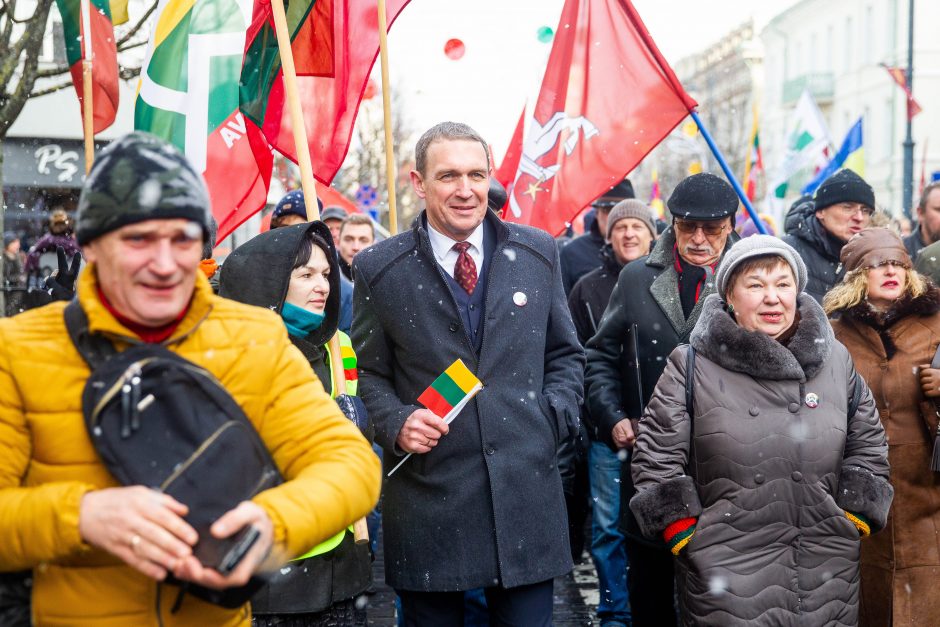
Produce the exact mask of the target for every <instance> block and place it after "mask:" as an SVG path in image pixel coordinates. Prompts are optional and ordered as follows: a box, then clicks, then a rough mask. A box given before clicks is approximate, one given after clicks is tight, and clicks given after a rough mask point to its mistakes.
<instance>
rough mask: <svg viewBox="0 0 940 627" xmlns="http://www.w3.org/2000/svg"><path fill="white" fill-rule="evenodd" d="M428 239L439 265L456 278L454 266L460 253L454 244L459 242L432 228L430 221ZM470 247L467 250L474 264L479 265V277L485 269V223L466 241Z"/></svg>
mask: <svg viewBox="0 0 940 627" xmlns="http://www.w3.org/2000/svg"><path fill="white" fill-rule="evenodd" d="M428 239H430V240H431V249H432V250H433V251H434V258H435V259H437V263H439V264H440V265H441V267H442V268H444V271H445V272H446V273H447V274H449V275H450V276H451V277H453V276H454V266H455V265H457V257H459V256H460V255H459V253H458V252H457V251H456V250H454V244H457V243H458V240H455V239H451V238H449V237H447V236H446V235H444V234H443V233H441V232H440V231H438V230H437V229H435V228H434V227H433V226H431V222H430V220H429V221H428ZM461 241H465V242H467V243H468V244H470V247H469V248H468V249H467V254H468V255H470V258H471V259H473V263H475V264H476V265H477V276H479V274H480V268H482V267H483V223H482V222H481V223H480V225H479V226H478V227H477V228H476V229H474V231H473V233H471V234H470V237H468V238H467V239H465V240H461Z"/></svg>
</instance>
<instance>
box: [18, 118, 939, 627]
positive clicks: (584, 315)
mask: <svg viewBox="0 0 940 627" xmlns="http://www.w3.org/2000/svg"><path fill="white" fill-rule="evenodd" d="M491 172H492V163H491V161H490V155H489V148H488V144H487V142H486V141H485V140H484V138H482V137H481V136H480V135H479V134H478V133H476V132H475V131H474V130H473V129H472V128H470V127H468V126H466V125H464V124H458V123H451V122H445V123H441V124H438V125H436V126H434V127H432V128H431V129H429V130H428V131H427V132H425V133H424V135H422V137H421V138H420V139H419V141H418V143H417V145H416V148H415V169H414V170H413V171H412V172H411V182H412V185H413V187H414V190H415V192H416V194H417V196H418V197H419V198H420V199H421V200H422V201H423V203H424V211H422V213H421V214H420V215H419V216H418V217H417V218H416V219H415V221H414V223H413V224H412V225H411V227H410V228H409V229H407V230H406V231H404V232H402V233H400V234H398V235H394V236H392V237H390V238H388V239H385V240H384V241H381V242H376V241H375V240H376V237H375V229H374V227H373V224H372V222H371V220H370V219H369V218H368V217H365V216H362V215H360V214H352V215H347V213H346V212H345V211H344V210H342V209H340V208H338V207H326V208H324V207H322V205H321V206H320V207H319V210H318V212H317V214H318V215H319V217H320V219H319V220H316V221H313V222H310V221H308V214H309V212H308V207H307V205H306V202H305V195H304V193H302V192H300V191H295V192H290V193H289V194H287V195H286V196H285V197H284V198H283V199H282V200H281V201H280V202H279V203H278V204H277V206H276V208H275V210H274V213H273V214H272V218H271V223H270V226H271V228H270V230H268V231H266V232H264V233H262V234H260V235H258V236H256V237H254V238H253V239H251V240H249V241H248V242H246V243H244V244H242V245H241V246H239V247H238V248H236V249H235V250H234V251H233V252H232V253H231V254H230V255H229V256H228V257H227V258H226V259H224V260H223V262H222V263H221V265H220V264H218V263H216V261H215V260H214V259H213V258H212V244H213V242H214V240H215V224H214V221H213V219H212V217H211V207H210V203H209V198H208V195H207V192H206V189H205V186H204V183H203V181H202V179H201V177H200V175H199V174H198V173H197V172H196V171H195V170H194V169H193V167H192V166H191V165H190V163H189V162H188V161H187V160H186V158H185V157H184V156H183V155H182V154H181V153H180V152H178V151H177V150H176V149H175V148H174V147H173V146H171V145H169V144H167V143H166V142H164V141H162V140H159V139H157V138H155V137H153V136H150V135H147V134H143V133H134V134H131V135H128V136H126V137H124V138H121V139H119V140H117V141H115V142H113V143H112V144H111V145H110V146H108V147H107V148H106V149H105V150H103V151H102V152H101V153H100V154H99V155H98V157H97V159H96V160H95V163H94V165H93V167H92V169H91V171H90V173H89V175H88V177H87V178H86V181H85V183H84V186H83V189H82V193H81V197H80V200H79V206H78V212H77V216H76V217H75V219H74V223H73V222H72V220H71V218H70V217H69V216H67V215H66V216H64V217H62V216H52V218H53V219H52V220H50V236H55V237H57V238H59V239H65V240H68V242H67V243H64V244H63V243H62V242H60V243H59V244H58V246H55V247H53V248H52V249H51V250H53V251H54V252H56V254H57V261H56V263H57V266H58V270H57V271H56V272H55V273H53V274H52V275H51V276H50V277H48V278H46V279H45V280H44V281H42V282H40V283H39V284H38V285H37V286H32V288H33V289H31V290H28V291H24V293H25V294H32V296H31V298H32V301H30V303H27V302H26V301H17V306H18V307H19V308H20V309H26V311H23V312H22V313H19V314H18V315H15V316H13V317H9V318H5V319H3V320H0V450H2V451H3V454H2V455H0V537H2V538H3V539H4V540H3V542H0V623H2V624H4V625H29V624H35V625H86V624H87V625H105V626H107V625H128V624H133V625H256V626H272V627H273V626H283V627H293V626H298V627H299V626H320V625H322V626H326V625H350V626H358V625H365V624H366V622H367V615H368V598H369V594H370V593H371V592H372V590H373V589H374V588H373V581H372V559H373V556H374V550H375V546H374V542H375V541H376V539H377V537H379V536H380V535H381V538H382V541H383V542H384V546H383V551H384V559H385V569H384V572H385V580H386V583H387V584H388V585H389V586H391V587H392V588H393V589H394V591H395V593H396V607H397V615H398V621H399V624H401V625H405V626H409V627H411V626H426V625H430V626H435V627H436V626H443V627H464V626H465V625H476V624H490V625H497V626H510V625H516V626H518V625H526V626H529V625H532V626H548V625H551V624H552V621H553V605H554V601H553V582H554V580H555V579H556V578H558V577H562V576H565V575H567V574H568V573H569V572H570V571H571V570H572V567H573V564H574V563H575V562H577V561H580V560H581V558H582V554H583V551H584V550H585V548H586V549H587V550H588V552H589V554H590V557H591V559H592V560H593V563H594V566H595V568H596V572H597V579H598V593H599V602H598V605H597V621H598V623H599V624H600V625H602V626H607V627H624V626H627V625H636V626H638V627H645V626H657V627H658V626H667V627H668V626H670V625H774V626H776V625H794V626H795V625H813V626H815V625H859V624H860V625H865V626H882V625H892V624H896V625H900V624H914V625H926V624H931V622H932V621H934V620H935V617H936V616H938V615H940V597H938V596H937V595H936V594H933V584H934V581H935V579H936V575H940V534H938V533H937V528H938V526H940V425H938V422H940V354H938V345H940V291H938V288H937V287H936V285H935V283H934V280H933V278H932V274H933V273H935V272H938V271H940V262H938V261H937V258H938V257H940V248H937V247H940V243H937V244H934V240H937V239H940V186H928V187H927V188H925V190H924V192H923V194H922V198H921V201H920V203H919V206H918V209H917V217H918V225H917V228H916V229H915V230H914V231H912V232H911V233H910V234H909V235H907V236H906V237H905V238H904V239H902V237H901V235H900V234H899V233H897V232H896V231H894V230H893V229H892V228H888V227H885V226H876V225H875V224H877V223H879V216H878V212H876V201H875V195H874V192H873V190H872V188H871V186H869V185H868V184H867V183H866V182H865V181H864V180H863V179H862V178H861V177H859V176H858V175H857V174H855V173H854V172H852V171H850V170H841V171H839V172H837V173H835V174H833V175H832V176H831V177H830V178H829V179H827V180H826V181H825V182H823V183H822V185H821V186H820V187H819V188H818V190H817V191H816V192H815V194H814V195H813V196H811V197H804V198H801V199H800V200H799V201H797V202H796V203H794V205H793V207H792V208H791V210H790V212H789V214H788V215H787V217H786V220H785V225H784V231H785V233H784V234H783V235H782V237H779V238H778V237H775V236H773V235H767V234H753V235H750V236H747V237H743V238H742V233H741V232H744V234H746V233H747V231H748V230H754V229H753V226H752V228H751V229H748V228H747V227H745V225H738V224H736V216H737V215H738V211H739V200H738V197H737V195H736V194H735V192H734V190H733V189H732V187H731V186H730V185H729V184H728V183H727V182H725V181H724V179H722V178H720V177H718V176H715V175H713V174H709V173H702V174H695V175H692V176H690V177H688V178H686V179H684V180H683V181H681V182H680V183H679V184H678V185H677V186H676V187H675V189H674V190H673V192H672V194H671V195H670V197H669V199H668V201H667V206H668V210H669V213H668V216H669V221H668V222H666V221H664V220H663V219H662V218H661V217H657V216H655V215H654V214H653V212H652V210H651V209H650V207H649V206H647V205H646V204H644V203H643V202H641V201H639V200H637V199H636V198H634V193H633V189H632V186H631V185H630V183H629V181H628V180H624V181H621V182H615V183H616V184H614V185H612V186H611V188H610V190H609V191H607V192H605V193H604V194H603V195H602V196H600V197H599V198H597V199H596V200H595V201H594V202H593V203H592V210H591V212H590V214H589V215H588V217H587V218H586V220H585V226H586V228H585V233H584V234H583V235H581V236H578V237H575V238H571V237H560V238H558V239H557V240H556V239H553V238H552V237H551V236H550V235H549V234H547V233H545V232H543V231H540V230H538V229H534V228H531V227H527V226H522V225H518V224H514V223H511V222H505V221H503V220H502V219H501V218H500V216H499V210H500V209H501V208H502V207H503V206H504V205H505V204H506V190H505V189H503V188H502V187H501V186H500V185H499V184H498V183H496V182H495V181H493V180H492V179H491ZM307 198H309V196H308V197H307ZM873 222H874V223H875V224H873ZM53 226H54V227H55V229H56V230H52V229H53ZM742 227H745V228H742ZM56 241H58V240H56ZM4 244H5V251H4V260H5V262H6V263H5V264H4V268H5V272H4V278H5V281H6V282H7V284H9V282H10V281H11V280H14V279H16V280H19V279H18V278H17V277H21V276H22V275H23V274H24V268H23V265H22V261H23V260H22V258H21V255H20V253H19V248H18V241H16V237H15V236H14V235H5V236H4ZM56 249H57V250H56ZM80 268H81V269H80ZM26 305H28V306H26ZM457 360H460V361H462V362H463V364H464V365H465V366H466V368H467V369H468V370H469V371H470V372H471V373H472V374H473V376H474V377H475V378H476V379H478V380H479V381H480V382H481V383H482V389H481V390H480V391H479V392H477V393H476V395H475V396H473V397H472V399H471V400H469V402H467V403H466V404H465V405H464V406H463V407H462V409H460V411H459V413H457V414H456V417H453V420H448V419H447V418H449V416H441V415H438V414H437V413H434V412H433V411H431V409H429V408H428V407H425V406H423V405H422V403H421V401H419V397H420V398H425V396H424V395H425V394H427V393H428V389H429V386H432V383H433V384H434V385H433V386H432V388H433V389H432V391H433V393H434V394H437V395H439V396H440V398H441V399H442V400H444V401H446V402H447V403H449V404H450V405H458V404H459V403H460V402H461V398H462V395H463V394H464V393H465V392H466V389H461V388H460V385H459V384H458V383H457V382H455V380H454V379H453V378H448V377H446V376H442V373H445V374H446V373H448V372H451V370H450V367H451V365H452V364H454V363H455V362H456V361H457ZM441 380H444V383H440V381H441ZM448 382H449V383H448ZM474 391H475V390H474ZM464 400H466V399H464ZM216 425H218V426H216ZM380 469H381V471H380ZM393 469H394V472H392V471H393ZM380 497H381V499H380ZM377 503H378V505H377ZM363 518H367V519H368V524H367V523H365V522H364V521H362V519H363ZM588 519H590V521H591V522H590V528H589V530H588V531H587V532H586V533H585V529H586V527H587V524H586V523H587V520H588ZM378 524H381V529H382V533H381V534H379V533H378ZM363 528H366V529H368V530H369V533H365V532H364V531H363ZM585 535H586V536H587V537H585ZM367 536H371V542H370V538H369V537H367Z"/></svg>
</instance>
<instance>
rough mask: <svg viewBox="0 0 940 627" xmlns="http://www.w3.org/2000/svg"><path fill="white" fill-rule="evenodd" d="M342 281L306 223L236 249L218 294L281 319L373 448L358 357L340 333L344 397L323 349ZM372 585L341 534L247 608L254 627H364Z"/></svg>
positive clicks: (278, 576)
mask: <svg viewBox="0 0 940 627" xmlns="http://www.w3.org/2000/svg"><path fill="white" fill-rule="evenodd" d="M339 276H340V273H339V267H338V265H337V261H336V252H335V250H334V248H333V238H332V236H331V235H330V230H329V228H328V227H327V226H326V225H325V224H323V223H322V222H309V223H304V224H298V225H296V226H290V227H286V228H280V229H276V230H272V231H268V232H265V233H262V234H261V235H258V236H257V237H255V238H253V239H251V240H249V241H248V242H246V243H245V244H243V245H241V246H239V247H238V248H237V249H235V250H234V251H233V252H232V253H231V254H230V255H229V256H228V257H227V258H226V260H225V263H224V264H223V266H222V270H221V280H220V283H221V285H220V292H219V293H220V295H221V296H224V297H226V298H231V299H233V300H237V301H240V302H243V303H248V304H251V305H257V306H259V307H265V308H268V309H271V310H273V311H276V312H278V313H280V314H281V318H282V319H283V320H284V325H285V326H286V327H287V332H288V335H289V337H290V340H291V342H293V344H294V345H295V346H296V347H297V348H298V349H300V351H301V352H302V353H303V354H304V356H305V357H306V358H307V360H308V361H309V362H310V367H311V368H313V370H314V372H315V373H316V374H317V376H318V377H319V379H320V381H321V382H322V383H323V385H324V387H326V389H327V390H329V391H330V392H331V394H332V396H333V397H334V398H335V399H336V401H337V403H338V404H339V406H340V408H341V409H342V410H343V412H344V413H345V414H346V415H347V417H349V418H350V419H351V420H353V421H354V422H356V424H357V425H358V426H359V428H360V429H361V430H362V431H363V434H364V435H365V436H366V438H368V439H369V441H371V440H372V434H371V432H370V427H369V424H368V419H367V418H366V413H365V407H364V406H363V405H362V403H361V401H359V398H358V396H356V393H357V384H358V380H357V374H356V366H355V360H356V357H355V353H354V352H353V350H352V344H351V342H350V341H349V337H348V336H347V335H346V334H345V333H343V332H341V331H339V337H340V345H341V353H342V361H343V368H344V374H345V378H346V382H345V389H340V390H337V389H336V385H335V384H334V382H333V377H332V370H331V368H330V357H331V355H330V350H329V347H328V345H327V342H328V341H329V339H330V338H331V337H332V336H333V334H335V333H337V322H338V319H339V310H340V289H339ZM371 581H372V556H371V552H370V549H369V545H368V544H367V543H365V544H356V542H355V538H354V534H353V531H352V529H351V528H350V529H347V530H344V531H343V532H341V533H339V534H338V535H337V536H335V537H333V538H330V539H328V540H326V541H325V542H323V543H321V544H319V545H318V546H316V547H313V548H311V549H310V551H308V552H307V553H305V554H304V555H300V556H298V557H297V558H295V559H294V560H293V561H291V562H290V563H288V564H287V565H286V566H285V567H284V568H281V569H280V570H279V571H277V572H276V573H274V575H273V576H272V578H271V580H270V581H269V583H268V584H267V585H266V586H265V587H264V588H263V589H262V590H261V591H260V592H259V593H258V594H257V595H255V597H254V598H253V599H252V601H251V605H252V614H253V617H252V621H253V625H255V626H257V627H266V626H272V627H273V626H274V625H277V626H278V627H308V626H317V625H324V626H326V625H330V626H333V625H357V626H358V625H365V619H366V612H365V607H364V604H358V605H357V598H358V597H360V595H362V594H363V593H364V592H365V591H366V589H367V588H368V587H369V585H370V584H371Z"/></svg>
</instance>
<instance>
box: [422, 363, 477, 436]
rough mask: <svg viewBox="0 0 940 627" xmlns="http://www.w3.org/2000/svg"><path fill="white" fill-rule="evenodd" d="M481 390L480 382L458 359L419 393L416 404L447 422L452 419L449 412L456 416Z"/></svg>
mask: <svg viewBox="0 0 940 627" xmlns="http://www.w3.org/2000/svg"><path fill="white" fill-rule="evenodd" d="M481 389H483V384H482V383H480V380H479V379H477V378H476V377H475V376H474V374H473V373H472V372H470V370H469V369H467V366H465V365H464V363H463V362H462V361H461V360H459V359H458V360H457V361H455V362H454V363H452V364H451V365H450V367H449V368H448V369H447V370H445V371H444V372H443V374H441V376H439V377H438V378H437V379H435V380H434V383H432V384H431V385H430V387H428V389H426V390H425V391H424V392H422V393H421V396H419V397H418V402H419V403H421V404H422V405H424V406H425V407H427V408H428V409H429V410H431V411H432V412H434V413H435V414H437V415H438V416H440V417H441V418H443V419H444V420H447V419H448V417H450V418H453V416H449V414H450V413H451V412H454V415H456V413H457V412H458V411H460V409H462V408H463V406H464V405H466V404H467V402H468V401H469V400H470V399H471V398H473V397H474V396H475V395H476V393H477V392H479V391H480V390H481ZM454 410H456V411H454ZM447 421H448V422H450V421H449V420H447Z"/></svg>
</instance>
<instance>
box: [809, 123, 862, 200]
mask: <svg viewBox="0 0 940 627" xmlns="http://www.w3.org/2000/svg"><path fill="white" fill-rule="evenodd" d="M841 168H848V169H849V170H852V171H853V172H855V173H856V174H858V175H859V176H862V177H864V176H865V145H864V143H863V142H862V118H859V119H858V121H856V122H855V124H853V125H852V128H850V129H849V132H848V134H847V135H846V136H845V139H844V140H842V147H841V148H839V152H837V153H836V156H835V157H833V158H832V161H830V162H829V163H828V164H827V165H826V167H824V168H823V169H822V170H820V171H819V174H817V175H816V177H815V178H813V180H812V181H810V182H809V183H807V184H806V187H804V188H803V193H804V194H812V193H815V192H816V188H817V187H819V186H820V185H822V183H823V181H825V180H826V179H827V178H829V177H830V176H832V175H833V174H835V173H836V172H837V171H838V170H839V169H841Z"/></svg>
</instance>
